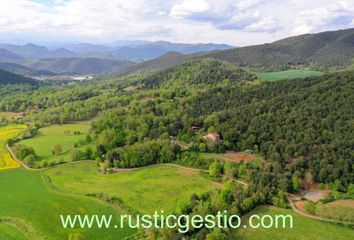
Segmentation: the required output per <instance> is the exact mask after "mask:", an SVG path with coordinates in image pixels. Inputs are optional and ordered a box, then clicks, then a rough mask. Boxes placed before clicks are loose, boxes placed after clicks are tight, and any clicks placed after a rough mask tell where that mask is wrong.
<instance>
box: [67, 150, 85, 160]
mask: <svg viewBox="0 0 354 240" xmlns="http://www.w3.org/2000/svg"><path fill="white" fill-rule="evenodd" d="M82 156H83V154H82V152H81V150H80V149H77V148H74V149H73V150H71V151H70V160H71V161H72V162H74V161H79V160H81V158H82Z"/></svg>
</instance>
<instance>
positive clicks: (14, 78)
mask: <svg viewBox="0 0 354 240" xmlns="http://www.w3.org/2000/svg"><path fill="white" fill-rule="evenodd" d="M0 84H31V85H35V84H37V81H36V80H34V79H32V78H29V77H24V76H21V75H18V74H14V73H11V72H8V71H5V70H2V69H0Z"/></svg>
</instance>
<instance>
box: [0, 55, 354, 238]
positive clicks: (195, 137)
mask: <svg viewBox="0 0 354 240" xmlns="http://www.w3.org/2000/svg"><path fill="white" fill-rule="evenodd" d="M353 86H354V74H353V72H352V71H343V72H337V73H331V74H325V75H322V76H319V77H307V78H302V79H289V80H282V81H271V82H269V81H263V80H259V79H257V77H256V76H255V75H254V74H253V73H250V72H248V71H246V70H244V69H241V68H238V67H235V66H234V65H232V64H230V63H228V62H224V61H221V60H216V59H210V58H206V59H202V60H191V61H187V62H184V63H183V64H181V65H179V66H177V67H173V68H170V69H168V70H164V71H162V72H158V73H153V74H135V75H127V76H123V77H117V78H115V79H110V78H107V79H106V78H102V79H96V80H94V81H91V82H83V83H79V84H74V85H65V84H64V85H61V84H43V85H41V86H32V85H16V84H14V85H11V86H8V87H7V88H3V90H2V91H3V96H4V97H3V98H1V99H0V110H1V111H18V112H23V113H24V118H23V119H20V120H18V122H24V123H26V122H31V123H32V126H31V128H30V131H31V133H30V134H29V135H27V137H32V135H33V136H35V134H36V129H38V128H41V127H43V126H46V125H50V124H64V123H70V122H73V121H78V120H89V119H92V118H93V121H92V122H91V132H90V136H89V138H90V142H91V138H92V141H93V143H94V144H95V147H94V149H92V152H90V154H89V155H88V156H89V157H90V158H93V159H95V160H96V162H97V165H98V166H100V167H101V168H103V170H104V171H109V170H112V169H114V168H134V167H141V166H147V165H152V164H156V163H167V162H169V163H171V162H173V163H180V164H182V165H185V166H193V167H197V168H201V169H208V170H209V176H207V177H209V178H211V179H213V180H215V181H219V182H224V187H223V188H222V189H218V190H214V191H212V192H208V193H206V194H203V195H193V196H192V197H191V201H190V203H189V204H188V205H186V206H185V208H184V209H183V213H186V214H192V213H194V214H195V213H199V214H206V213H215V212H217V211H218V210H220V209H228V210H230V212H231V213H234V214H245V213H248V212H249V211H250V210H252V209H253V208H254V207H256V206H257V205H260V204H267V203H268V204H273V205H275V206H279V207H287V206H288V203H287V199H286V196H287V195H286V193H287V192H290V193H296V192H298V191H300V189H301V187H302V186H301V184H303V182H306V181H307V182H309V183H313V182H318V183H323V184H329V185H331V186H333V188H334V189H335V190H336V191H339V192H342V193H346V192H349V191H351V190H350V189H352V186H353V185H352V183H353V182H354V174H353V166H354V162H353V160H354V155H353V153H354V152H353V146H354V138H353V136H354V126H353V121H352V119H353V116H354V109H353V107H352V106H354V91H353ZM5 89H6V91H5ZM19 89H20V91H18V90H19ZM14 96H15V97H14ZM196 129H197V130H196ZM208 133H209V134H211V133H214V134H215V133H217V134H218V136H219V137H220V140H217V141H210V140H208V139H207V138H206V137H205V136H207V134H208ZM11 144H13V143H11ZM185 145H187V146H188V147H184V146H185ZM14 150H15V152H16V154H17V157H18V158H20V159H23V160H25V162H33V161H35V160H34V159H35V158H36V154H35V152H34V151H33V149H30V148H25V147H23V146H21V145H17V147H16V148H15V149H14ZM246 150H247V151H252V152H254V153H256V154H259V155H261V156H262V157H263V158H264V159H265V161H263V162H259V163H243V162H241V163H235V164H226V163H223V162H218V161H210V162H209V161H207V162H205V161H201V159H199V155H198V154H199V153H208V152H210V153H223V152H225V151H246ZM90 151H91V150H90ZM29 158H30V159H29ZM79 159H80V158H77V159H74V161H76V160H79ZM235 176H237V177H243V178H244V179H247V181H248V183H249V185H248V187H247V188H240V186H238V185H237V184H236V183H235V182H233V181H232V179H233V178H234V177H235ZM157 234H158V235H159V236H161V237H162V239H183V237H184V238H187V239H188V238H192V237H193V238H197V239H205V237H206V236H210V237H209V238H207V239H226V237H227V236H229V234H230V232H227V231H220V230H214V231H211V230H208V229H194V230H193V231H191V232H188V233H187V234H181V233H178V232H174V231H169V230H162V231H161V232H159V233H157ZM213 236H214V238H212V237H213Z"/></svg>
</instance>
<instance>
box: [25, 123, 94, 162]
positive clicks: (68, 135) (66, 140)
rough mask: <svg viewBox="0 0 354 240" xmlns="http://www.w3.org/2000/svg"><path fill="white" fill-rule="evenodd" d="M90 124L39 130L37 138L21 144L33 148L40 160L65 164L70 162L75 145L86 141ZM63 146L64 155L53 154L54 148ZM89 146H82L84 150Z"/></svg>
mask: <svg viewBox="0 0 354 240" xmlns="http://www.w3.org/2000/svg"><path fill="white" fill-rule="evenodd" d="M89 129H90V124H89V123H88V122H87V123H86V122H85V123H75V124H64V125H52V126H49V127H44V128H41V129H39V131H38V133H37V134H36V136H34V137H33V138H30V139H26V140H23V141H21V142H19V144H23V145H25V146H29V147H33V148H34V150H35V152H36V155H37V157H38V160H39V161H41V160H48V161H49V162H52V161H55V160H60V161H63V162H68V161H69V153H70V150H72V149H73V148H74V144H75V143H78V142H79V141H80V140H85V137H86V135H87V134H88V133H89ZM74 132H76V133H74ZM56 145H61V146H62V149H63V150H62V153H61V154H59V155H54V156H53V154H52V150H53V148H54V146H56ZM87 146H88V145H85V146H81V147H78V148H81V149H82V150H84V149H85V148H86V147H87Z"/></svg>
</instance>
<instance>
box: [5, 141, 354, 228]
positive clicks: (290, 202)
mask: <svg viewBox="0 0 354 240" xmlns="http://www.w3.org/2000/svg"><path fill="white" fill-rule="evenodd" d="M5 146H6V148H7V150H8V151H9V153H10V154H11V156H12V157H13V159H15V161H16V162H18V163H19V164H21V166H22V167H24V168H25V169H27V170H29V171H43V170H46V169H50V168H55V167H58V166H61V165H64V164H75V163H79V162H93V161H94V160H81V161H75V162H64V163H61V164H57V165H54V166H48V167H45V168H31V167H29V166H27V165H26V164H24V163H23V162H22V161H20V160H19V159H17V158H16V156H15V155H14V153H13V152H12V150H11V148H10V147H9V146H8V144H6V145H5ZM158 165H160V166H172V167H176V168H180V169H184V170H188V171H192V172H204V173H208V172H209V171H208V170H205V169H197V168H192V167H185V166H181V165H178V164H174V163H158V164H154V165H149V166H143V167H137V168H115V169H114V171H115V172H131V171H137V170H140V169H144V168H150V167H154V166H158ZM232 181H234V182H236V183H239V184H241V185H243V186H248V183H247V182H245V181H242V180H239V179H232ZM288 201H289V204H290V207H291V209H292V210H293V211H294V212H295V213H297V214H299V215H302V216H304V217H307V218H312V219H315V220H319V221H325V222H331V223H337V224H338V223H339V224H344V225H354V223H351V222H344V221H339V220H334V219H327V218H322V217H319V216H315V215H311V214H308V213H305V212H303V211H301V210H300V209H298V208H297V207H296V205H295V203H294V201H293V200H292V198H291V197H288Z"/></svg>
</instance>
